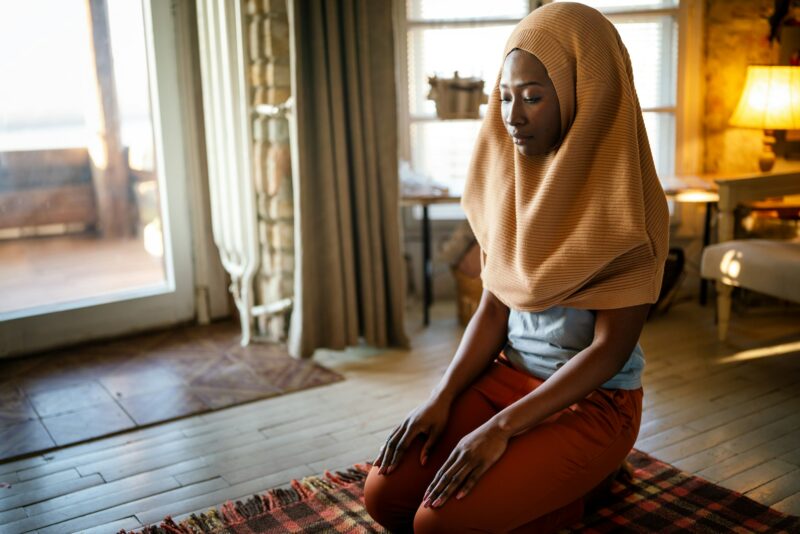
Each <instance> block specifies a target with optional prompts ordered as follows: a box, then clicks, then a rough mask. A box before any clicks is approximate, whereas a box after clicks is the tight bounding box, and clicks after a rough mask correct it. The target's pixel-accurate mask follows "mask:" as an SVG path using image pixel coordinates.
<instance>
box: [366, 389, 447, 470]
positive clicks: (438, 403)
mask: <svg viewBox="0 0 800 534" xmlns="http://www.w3.org/2000/svg"><path fill="white" fill-rule="evenodd" d="M449 414H450V403H449V402H446V401H443V400H439V399H434V398H431V399H429V400H427V401H426V402H425V403H423V404H421V405H419V406H418V407H417V408H415V409H414V410H413V411H412V412H411V413H410V414H408V415H407V416H406V418H405V420H404V421H403V423H402V424H401V425H400V426H398V427H397V428H395V429H394V432H392V433H391V435H390V436H389V439H387V440H386V442H385V443H384V444H383V446H382V447H381V451H380V452H379V453H378V458H377V459H376V460H375V462H374V463H373V465H375V466H376V467H380V470H379V471H378V473H380V474H386V475H388V474H389V473H391V472H392V471H393V470H394V469H395V467H396V466H397V464H399V463H400V459H401V458H402V457H403V454H404V453H405V452H406V449H408V446H409V445H410V444H411V442H412V441H413V440H414V438H416V437H417V436H418V435H419V434H426V435H427V436H428V439H427V440H425V445H424V446H423V447H422V454H421V455H420V463H421V464H422V465H425V462H426V461H427V460H428V456H429V455H430V451H431V449H433V446H434V444H435V443H436V441H437V440H438V439H439V436H440V435H441V434H442V431H443V430H444V428H445V425H446V424H447V418H448V416H449Z"/></svg>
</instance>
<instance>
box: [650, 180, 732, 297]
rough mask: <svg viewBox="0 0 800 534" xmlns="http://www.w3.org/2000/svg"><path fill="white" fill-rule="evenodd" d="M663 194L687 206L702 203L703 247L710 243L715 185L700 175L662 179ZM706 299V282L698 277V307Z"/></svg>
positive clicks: (715, 197) (716, 200) (716, 197)
mask: <svg viewBox="0 0 800 534" xmlns="http://www.w3.org/2000/svg"><path fill="white" fill-rule="evenodd" d="M662 185H663V186H664V194H666V195H667V196H668V197H671V198H673V199H674V200H675V201H676V202H681V203H687V204H698V203H701V202H702V203H704V204H705V205H706V215H705V219H704V221H703V247H707V246H708V245H709V244H710V243H711V211H712V209H713V208H714V205H715V204H716V203H717V202H719V194H718V193H717V187H716V184H714V182H713V181H712V180H706V179H704V178H703V177H702V176H701V175H687V176H668V177H666V178H664V179H662ZM707 299H708V280H706V279H705V278H703V277H700V305H701V306H705V305H706V301H707Z"/></svg>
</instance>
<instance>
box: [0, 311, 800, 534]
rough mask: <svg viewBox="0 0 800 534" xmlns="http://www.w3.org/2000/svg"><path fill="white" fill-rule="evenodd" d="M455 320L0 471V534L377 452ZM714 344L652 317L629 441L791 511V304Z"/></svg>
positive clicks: (796, 366)
mask: <svg viewBox="0 0 800 534" xmlns="http://www.w3.org/2000/svg"><path fill="white" fill-rule="evenodd" d="M454 316H455V310H454V307H453V306H452V304H440V305H438V306H437V307H436V308H435V309H434V315H433V317H434V320H433V323H432V325H431V326H430V327H429V328H428V329H422V328H420V327H419V326H414V325H412V326H410V328H409V330H410V332H411V334H412V338H413V350H411V351H407V352H403V351H386V352H380V351H375V350H370V349H367V348H361V349H354V350H350V351H348V352H346V353H330V352H328V353H323V354H320V355H319V357H318V361H319V362H320V363H323V364H324V365H327V366H329V367H330V368H332V369H334V370H336V371H338V372H340V373H342V374H344V375H345V376H346V377H347V380H346V381H344V382H339V383H336V384H333V385H329V386H324V387H321V388H317V389H313V390H306V391H303V392H299V393H293V394H289V395H285V396H281V397H278V398H274V399H267V400H263V401H257V402H254V403H251V404H246V405H242V406H239V407H235V408H231V409H226V410H221V411H218V412H214V413H211V414H207V415H202V416H195V417H190V418H187V419H182V420H179V421H175V422H172V423H168V424H164V425H161V426H156V427H151V428H147V429H143V430H138V431H134V432H131V433H128V434H123V435H119V436H116V437H112V438H107V439H103V440H99V441H95V442H90V443H88V444H84V445H79V446H74V447H69V448H63V449H59V450H57V451H56V452H53V453H50V454H47V455H46V456H34V457H31V458H27V459H23V460H19V461H15V462H12V463H7V464H0V481H5V482H7V483H9V484H12V487H11V488H10V489H0V532H27V531H38V532H41V533H59V534H62V533H65V532H74V531H82V532H114V531H116V530H118V529H121V528H136V527H138V526H139V525H142V524H145V523H154V522H157V521H159V520H160V519H162V518H163V517H164V516H165V515H167V514H169V515H172V516H173V517H174V518H178V519H180V518H181V517H183V516H185V515H186V514H188V513H190V512H193V511H201V510H204V509H206V508H209V507H212V506H214V505H216V504H219V503H221V502H223V501H225V500H227V499H237V498H240V497H246V496H248V495H250V494H252V493H255V492H261V491H263V490H265V489H267V488H270V487H274V486H277V485H282V484H285V483H287V482H288V481H289V480H290V479H292V478H298V477H302V476H304V475H310V474H316V473H320V472H321V471H323V470H324V469H335V468H340V467H345V466H348V465H350V464H352V463H354V462H360V461H364V460H366V459H372V458H373V457H374V456H375V454H376V453H377V450H378V447H379V444H380V443H381V442H382V440H383V439H384V438H385V437H386V435H387V433H388V431H389V430H390V429H391V428H392V427H393V426H394V425H395V424H397V423H398V422H399V420H400V419H401V418H402V416H403V415H404V414H405V413H406V412H407V411H408V410H410V409H411V408H413V407H414V406H415V405H416V404H417V403H418V402H420V401H421V400H423V399H424V398H425V396H426V395H427V393H428V391H429V390H430V387H431V386H432V385H433V384H434V383H435V382H436V380H437V379H438V377H439V376H440V374H441V371H442V370H443V369H444V368H445V366H446V365H447V362H448V360H449V358H450V357H451V355H452V353H453V350H454V348H455V346H456V344H457V342H458V339H459V337H460V334H461V330H460V329H459V328H458V327H457V326H456V324H455V320H454V319H453V318H454ZM715 339H716V336H715V329H714V325H713V310H712V308H711V307H710V306H709V307H707V308H701V307H700V306H698V305H697V304H696V303H694V302H683V303H680V304H676V305H674V306H673V308H672V309H671V310H670V312H669V313H668V314H667V315H666V316H663V317H659V318H656V319H654V320H653V321H651V322H650V323H648V324H647V326H646V327H645V331H644V333H643V336H642V339H641V343H642V346H643V348H644V350H645V354H646V356H647V360H648V365H647V369H646V373H645V388H646V389H645V404H646V407H645V411H644V421H643V425H642V429H641V434H640V438H639V441H638V442H637V447H638V448H639V449H641V450H643V451H646V452H648V453H651V454H653V455H654V456H656V457H657V458H659V459H661V460H665V461H667V462H670V463H673V464H674V465H676V466H678V467H679V468H681V469H684V470H686V471H688V472H690V473H698V474H700V475H702V476H704V477H706V478H707V479H709V480H712V481H715V482H718V483H719V484H721V485H722V486H725V487H728V488H732V489H735V490H737V491H741V492H745V493H747V494H748V495H750V496H751V497H752V498H754V499H756V500H758V501H760V502H762V503H765V504H768V505H773V506H775V507H776V508H778V509H779V510H782V511H784V512H788V513H793V514H800V387H798V386H800V346H798V341H800V309H798V308H793V309H787V310H774V309H773V310H771V311H770V310H753V311H752V312H748V313H747V314H746V316H735V317H734V319H733V323H732V332H731V338H730V342H729V343H727V344H721V343H718V342H716V341H715ZM759 347H762V348H763V347H770V348H771V350H772V352H773V353H775V354H769V355H765V354H763V352H764V351H762V352H761V353H759V352H755V351H754V350H753V349H756V348H759Z"/></svg>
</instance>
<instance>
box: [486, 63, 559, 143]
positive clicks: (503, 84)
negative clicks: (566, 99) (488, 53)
mask: <svg viewBox="0 0 800 534" xmlns="http://www.w3.org/2000/svg"><path fill="white" fill-rule="evenodd" d="M500 99H501V102H500V114H501V115H502V117H503V123H504V124H505V126H506V129H507V130H508V133H509V135H510V136H511V138H512V139H513V140H514V144H515V145H516V146H517V150H519V152H520V154H524V155H526V156H535V155H540V154H547V153H548V152H550V151H551V150H553V148H555V146H556V144H558V141H559V139H560V137H561V110H560V108H559V105H558V95H557V94H556V88H555V87H554V86H553V81H552V80H551V79H550V76H548V75H547V69H545V68H544V65H542V62H541V61H539V60H538V59H537V58H536V56H534V55H533V54H529V53H528V52H525V51H524V50H518V49H517V50H512V51H511V53H510V54H508V56H506V61H505V63H503V74H502V76H501V77H500Z"/></svg>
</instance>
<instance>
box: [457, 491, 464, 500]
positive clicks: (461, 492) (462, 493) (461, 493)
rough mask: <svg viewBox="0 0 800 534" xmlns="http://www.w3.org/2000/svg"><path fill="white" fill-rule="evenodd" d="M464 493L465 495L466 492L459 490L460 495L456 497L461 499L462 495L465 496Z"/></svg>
mask: <svg viewBox="0 0 800 534" xmlns="http://www.w3.org/2000/svg"><path fill="white" fill-rule="evenodd" d="M464 495H465V493H464V492H463V491H459V492H458V495H456V499H460V498H461V497H463V496H464Z"/></svg>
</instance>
